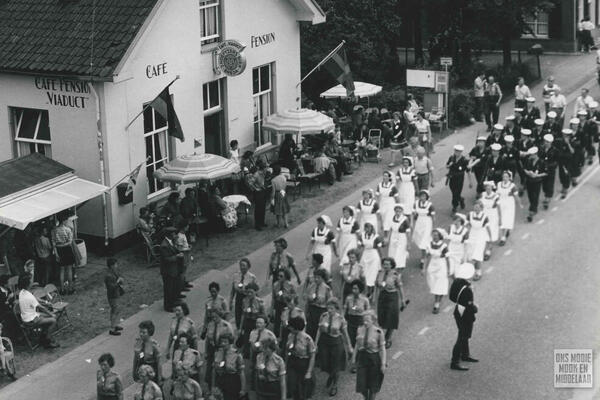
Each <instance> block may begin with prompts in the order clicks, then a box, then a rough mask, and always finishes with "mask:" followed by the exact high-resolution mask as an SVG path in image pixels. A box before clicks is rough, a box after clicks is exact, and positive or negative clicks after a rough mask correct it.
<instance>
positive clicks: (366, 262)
mask: <svg viewBox="0 0 600 400" xmlns="http://www.w3.org/2000/svg"><path fill="white" fill-rule="evenodd" d="M360 241H361V243H362V245H363V246H364V249H363V253H362V256H361V258H360V263H361V264H362V266H363V268H364V272H365V283H366V284H367V286H375V280H376V279H377V274H378V273H379V270H380V269H381V257H379V251H378V250H377V249H378V248H380V247H381V246H382V241H381V238H380V237H379V236H377V235H376V234H371V235H369V236H368V237H367V235H366V233H364V232H363V233H362V234H361V235H360Z"/></svg>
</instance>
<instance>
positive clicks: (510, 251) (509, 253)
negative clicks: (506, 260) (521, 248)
mask: <svg viewBox="0 0 600 400" xmlns="http://www.w3.org/2000/svg"><path fill="white" fill-rule="evenodd" d="M512 252H513V251H512V249H508V250H506V251H505V252H504V255H505V256H510V255H511V254H512Z"/></svg>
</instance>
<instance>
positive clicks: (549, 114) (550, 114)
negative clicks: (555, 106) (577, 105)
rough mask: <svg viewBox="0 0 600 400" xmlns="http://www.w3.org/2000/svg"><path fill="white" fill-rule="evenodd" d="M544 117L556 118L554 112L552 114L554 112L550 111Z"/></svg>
mask: <svg viewBox="0 0 600 400" xmlns="http://www.w3.org/2000/svg"><path fill="white" fill-rule="evenodd" d="M546 116H547V117H548V118H556V112H554V111H550V112H549V113H548V114H546Z"/></svg>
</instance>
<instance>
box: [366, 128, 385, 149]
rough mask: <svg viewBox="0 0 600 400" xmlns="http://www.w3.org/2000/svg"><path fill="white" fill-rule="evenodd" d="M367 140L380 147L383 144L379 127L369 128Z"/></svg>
mask: <svg viewBox="0 0 600 400" xmlns="http://www.w3.org/2000/svg"><path fill="white" fill-rule="evenodd" d="M368 141H369V142H371V143H373V144H374V145H375V146H377V148H379V149H381V148H382V146H383V140H382V135H381V129H369V136H368Z"/></svg>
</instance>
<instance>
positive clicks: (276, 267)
mask: <svg viewBox="0 0 600 400" xmlns="http://www.w3.org/2000/svg"><path fill="white" fill-rule="evenodd" d="M281 270H286V271H287V272H288V273H289V274H290V276H294V275H297V274H296V269H295V266H294V257H292V255H291V254H290V253H288V252H287V251H285V252H283V253H278V252H276V251H275V252H273V253H272V254H271V260H270V261H269V272H270V274H271V278H272V279H273V284H275V281H277V274H278V273H279V271H281Z"/></svg>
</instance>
